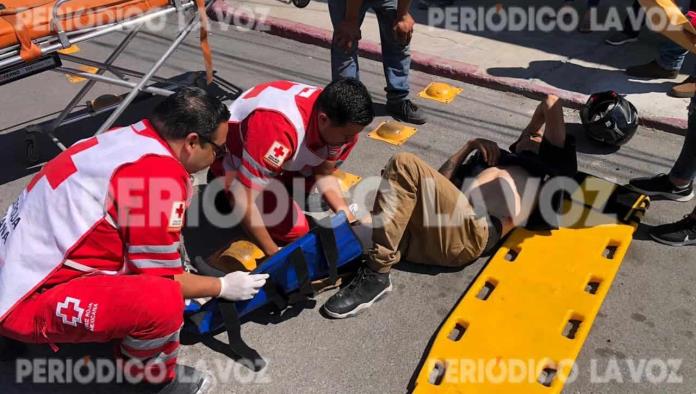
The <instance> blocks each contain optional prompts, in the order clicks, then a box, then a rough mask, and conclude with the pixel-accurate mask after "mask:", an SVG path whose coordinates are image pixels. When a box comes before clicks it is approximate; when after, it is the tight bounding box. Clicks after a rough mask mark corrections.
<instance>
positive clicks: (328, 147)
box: [212, 79, 374, 256]
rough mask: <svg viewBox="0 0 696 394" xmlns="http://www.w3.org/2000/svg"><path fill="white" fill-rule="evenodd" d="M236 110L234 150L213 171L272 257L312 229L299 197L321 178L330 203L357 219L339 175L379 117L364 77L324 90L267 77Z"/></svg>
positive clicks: (320, 186)
mask: <svg viewBox="0 0 696 394" xmlns="http://www.w3.org/2000/svg"><path fill="white" fill-rule="evenodd" d="M230 113H231V116H230V132H229V134H228V136H227V147H228V149H229V154H228V155H227V156H226V157H225V159H224V160H222V162H221V163H217V165H216V166H213V167H212V170H213V171H212V173H213V175H215V176H218V177H219V176H222V175H223V174H224V176H225V190H229V191H230V193H229V197H230V200H231V201H230V202H231V203H232V204H233V206H235V209H236V210H237V212H240V213H241V216H242V224H243V227H244V229H245V230H246V231H247V233H248V234H249V235H250V236H251V238H252V240H253V241H254V242H256V243H257V245H258V246H259V248H260V249H261V250H262V251H263V252H264V253H265V254H266V255H267V256H270V255H272V254H274V253H276V252H277V251H278V245H279V244H280V245H284V244H287V243H289V242H292V241H294V240H296V239H298V238H300V237H301V236H303V235H305V234H306V233H307V232H308V231H309V223H308V221H307V218H306V216H305V214H304V212H303V209H302V208H301V207H300V206H299V205H298V204H297V202H296V201H295V199H293V198H292V196H293V194H297V193H299V194H301V195H302V196H303V198H304V197H305V196H306V193H307V192H308V191H309V190H310V189H312V187H313V186H314V185H315V181H316V186H317V188H318V190H319V192H320V193H321V195H322V196H323V198H324V200H325V201H326V202H327V203H328V205H329V207H330V208H331V209H332V210H333V211H335V212H338V211H344V212H345V213H346V215H347V217H348V219H349V220H350V221H353V220H354V218H353V214H352V213H351V212H350V210H349V209H348V204H347V203H346V201H345V199H344V198H343V194H342V193H341V190H340V187H339V184H338V182H337V180H336V179H335V178H334V177H333V176H332V174H333V173H334V171H336V169H337V167H338V166H339V165H340V164H341V163H342V162H343V161H344V160H346V159H347V158H348V155H349V154H350V152H351V150H352V149H353V147H354V146H355V144H356V143H357V141H358V134H359V133H360V132H361V131H362V130H363V129H364V128H365V126H367V125H368V124H370V123H371V122H372V119H373V118H374V112H373V108H372V99H371V98H370V93H369V92H368V91H367V88H366V87H365V86H364V85H363V84H362V83H361V82H360V81H358V80H356V79H341V80H337V81H334V82H332V83H330V84H329V85H327V86H326V87H325V88H324V89H321V88H318V87H314V86H309V85H305V84H301V83H296V82H290V81H274V82H268V83H264V84H261V85H258V86H255V87H253V88H251V89H249V90H248V91H246V92H244V93H242V95H241V96H240V97H239V98H238V99H237V100H235V102H234V103H233V104H232V105H231V106H230ZM298 180H299V181H301V182H297V181H298ZM298 183H299V184H301V186H299V187H298V186H297V185H298ZM295 189H300V190H295Z"/></svg>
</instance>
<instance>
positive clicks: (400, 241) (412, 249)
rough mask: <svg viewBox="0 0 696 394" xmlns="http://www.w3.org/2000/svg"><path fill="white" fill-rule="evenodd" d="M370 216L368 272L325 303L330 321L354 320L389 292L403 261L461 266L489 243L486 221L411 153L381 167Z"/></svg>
mask: <svg viewBox="0 0 696 394" xmlns="http://www.w3.org/2000/svg"><path fill="white" fill-rule="evenodd" d="M373 214H374V217H373V233H372V241H373V244H374V245H373V247H372V248H370V250H369V251H368V256H367V262H366V263H367V264H366V267H361V269H360V270H359V271H358V274H357V275H356V277H355V278H354V279H353V281H352V282H351V283H350V284H349V285H348V286H346V287H344V288H343V289H341V290H340V291H338V292H337V293H336V294H334V295H333V296H332V297H331V298H330V299H329V300H328V301H327V302H326V304H324V308H323V310H324V312H325V313H326V314H327V315H329V316H330V317H333V318H345V317H350V316H354V315H355V314H357V313H358V312H359V311H360V310H362V309H365V308H369V307H370V306H371V305H372V304H373V303H374V302H375V301H376V300H377V299H378V298H379V297H380V296H382V295H383V294H385V293H387V292H389V291H390V290H391V281H390V280H389V271H390V270H391V267H392V266H393V265H394V264H396V263H398V262H399V261H400V260H401V259H402V258H405V259H407V260H408V261H411V262H416V263H422V264H432V265H442V266H450V267H451V266H463V265H466V264H469V263H471V262H473V261H474V260H475V259H476V258H478V257H479V256H480V255H481V253H483V251H484V249H485V248H486V246H487V244H488V242H489V240H488V238H489V225H488V222H487V220H486V218H485V217H477V216H476V215H475V213H474V211H473V207H472V206H471V204H469V202H468V200H467V199H466V198H465V197H464V196H463V194H462V193H461V192H460V191H459V189H457V188H456V187H455V186H454V184H452V183H451V182H450V181H449V180H448V179H446V178H445V177H444V176H442V174H440V173H439V172H437V171H436V170H435V169H433V168H432V167H430V166H429V165H428V164H426V163H425V162H424V161H422V160H421V159H419V158H417V157H416V156H415V155H413V154H410V153H399V154H397V155H395V156H394V157H393V158H392V159H391V160H390V161H389V163H388V164H387V166H386V167H385V169H384V173H383V175H382V185H381V186H380V190H379V192H378V193H377V197H376V199H375V205H374V210H373Z"/></svg>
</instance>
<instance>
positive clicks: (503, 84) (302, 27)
mask: <svg viewBox="0 0 696 394" xmlns="http://www.w3.org/2000/svg"><path fill="white" fill-rule="evenodd" d="M222 17H224V21H225V22H227V23H230V24H233V25H238V26H242V27H247V28H249V27H253V29H254V30H259V31H262V32H264V33H268V34H272V35H276V36H279V37H283V38H287V39H291V40H295V41H299V42H303V43H306V44H312V45H317V46H321V47H324V48H330V47H331V40H332V32H331V31H329V30H326V29H321V28H318V27H315V26H311V25H307V24H304V23H299V22H294V21H290V20H287V19H282V18H276V17H270V16H269V17H263V18H258V17H257V16H256V15H253V14H251V13H248V12H243V11H239V10H231V11H230V12H228V13H226V14H225V15H223V16H222ZM359 54H360V56H361V57H364V58H368V59H372V60H377V61H380V60H381V59H382V52H381V47H380V45H379V43H376V42H373V41H370V40H365V39H363V40H360V46H359ZM411 69H413V70H417V71H421V72H424V73H427V74H432V75H437V76H441V77H445V78H450V79H454V80H458V81H462V82H466V83H470V84H472V85H477V86H482V87H485V88H489V89H495V90H499V91H504V92H511V93H516V94H520V95H523V96H525V97H529V98H533V99H541V98H543V97H545V96H546V95H548V94H553V95H556V96H558V97H560V98H561V101H562V103H563V105H565V106H567V107H570V108H573V109H579V108H580V107H581V106H582V105H583V104H584V103H585V101H586V100H587V96H586V95H583V94H580V93H575V92H570V91H567V90H563V89H557V88H554V87H550V86H546V85H542V84H539V83H536V82H533V81H527V80H523V79H516V78H505V77H496V76H492V75H490V74H488V73H486V72H485V71H484V70H482V69H481V68H480V67H478V66H476V65H474V64H469V63H464V62H459V61H455V60H451V59H446V58H443V57H439V56H432V55H427V54H424V53H422V52H418V51H413V50H412V51H411ZM640 123H641V124H642V125H643V126H645V127H649V128H653V129H658V130H662V131H666V132H669V133H673V134H679V135H685V134H686V127H687V121H686V116H684V119H681V118H669V117H657V116H641V117H640Z"/></svg>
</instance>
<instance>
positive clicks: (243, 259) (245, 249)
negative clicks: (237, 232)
mask: <svg viewBox="0 0 696 394" xmlns="http://www.w3.org/2000/svg"><path fill="white" fill-rule="evenodd" d="M264 257H266V255H265V254H264V253H263V251H262V250H261V249H259V247H258V246H256V244H254V243H253V242H249V241H246V240H239V241H234V242H232V243H231V244H230V246H229V247H228V248H227V249H225V250H224V251H223V252H222V253H221V254H220V257H218V258H217V259H216V261H215V262H214V264H212V265H213V266H214V267H216V268H218V269H220V270H222V271H224V272H232V271H239V270H245V271H253V270H254V269H256V266H257V261H258V260H260V259H262V258H264Z"/></svg>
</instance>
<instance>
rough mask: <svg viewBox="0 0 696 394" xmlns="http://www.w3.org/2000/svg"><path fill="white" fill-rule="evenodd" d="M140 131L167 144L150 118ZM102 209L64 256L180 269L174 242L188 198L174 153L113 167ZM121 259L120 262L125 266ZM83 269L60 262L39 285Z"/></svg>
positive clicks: (133, 268)
mask: <svg viewBox="0 0 696 394" xmlns="http://www.w3.org/2000/svg"><path fill="white" fill-rule="evenodd" d="M144 123H145V124H146V126H147V129H146V130H145V131H143V132H142V134H145V135H148V136H150V137H153V138H156V139H157V140H158V141H159V142H161V143H162V144H163V145H164V146H165V147H167V148H168V149H169V146H168V144H167V143H166V142H165V141H164V140H163V139H161V138H160V137H159V135H158V134H157V133H156V131H155V130H154V129H152V126H151V125H150V124H149V122H147V121H145V122H144ZM110 186H111V190H110V193H109V195H110V198H109V200H110V201H108V202H107V211H108V213H109V216H110V218H109V219H108V220H107V219H103V220H101V221H100V222H98V223H97V224H96V225H95V226H94V227H93V228H92V230H91V231H90V232H89V233H88V234H87V235H86V236H84V237H83V238H82V240H81V241H80V242H79V243H78V244H77V245H76V246H75V247H74V249H73V250H72V251H71V252H70V253H69V254H68V255H67V260H70V261H72V262H75V263H77V264H79V265H82V266H86V267H89V268H91V269H96V270H100V271H115V272H119V271H123V272H125V273H135V274H151V275H159V276H170V275H175V274H180V273H182V272H183V267H182V265H181V256H180V254H179V250H178V248H179V241H180V238H181V228H182V226H183V219H184V212H185V209H186V207H187V206H188V204H189V200H190V190H191V186H190V180H189V174H188V172H187V171H186V169H185V168H184V167H183V165H182V164H181V163H180V162H179V161H178V160H177V159H175V158H174V157H165V156H156V155H146V156H143V157H142V158H141V159H140V160H138V161H136V162H133V163H130V164H127V165H124V166H122V167H120V168H118V169H117V170H116V171H115V172H114V174H113V176H112V177H111V180H110ZM124 264H125V266H124ZM85 274H86V273H85V272H83V271H80V270H77V269H74V268H72V267H70V266H63V267H61V268H59V269H58V270H57V271H56V272H55V273H53V274H52V275H51V276H50V277H49V278H48V279H47V281H46V282H45V284H44V286H53V285H57V284H59V283H63V282H66V281H69V280H71V279H74V278H77V277H79V276H82V275H85Z"/></svg>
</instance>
